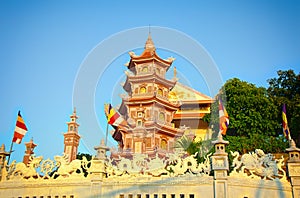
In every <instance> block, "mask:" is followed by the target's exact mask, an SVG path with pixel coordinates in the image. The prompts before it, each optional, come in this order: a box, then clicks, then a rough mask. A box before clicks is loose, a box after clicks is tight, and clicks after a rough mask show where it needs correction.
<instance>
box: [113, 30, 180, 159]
mask: <svg viewBox="0 0 300 198" xmlns="http://www.w3.org/2000/svg"><path fill="white" fill-rule="evenodd" d="M129 55H130V61H129V63H128V64H126V66H127V68H128V70H127V71H126V72H125V73H126V77H127V78H126V81H125V83H124V84H123V89H124V90H125V91H126V93H127V94H126V95H125V96H122V103H121V105H120V108H119V112H120V114H121V115H122V116H123V117H124V119H125V120H127V122H128V127H126V128H124V127H123V128H118V129H117V131H116V132H115V134H114V135H113V137H114V138H115V140H117V141H118V143H119V151H120V150H121V151H122V152H118V153H116V154H118V155H120V154H121V155H126V156H127V157H128V156H129V157H130V155H132V154H136V153H143V154H148V155H149V156H154V155H155V154H158V155H159V156H161V157H162V156H164V155H165V153H167V152H172V151H173V147H174V143H175V141H176V138H178V137H181V136H182V135H183V133H184V130H182V129H180V128H175V127H174V124H173V123H172V120H173V117H174V114H175V112H176V111H177V110H178V108H179V106H180V103H179V102H178V101H170V100H169V92H170V91H171V90H172V89H173V87H174V86H175V84H176V81H177V80H176V78H173V79H172V80H168V79H166V77H165V75H166V72H167V71H168V69H169V68H170V66H171V64H172V63H173V61H174V60H175V59H174V58H172V57H170V58H168V59H162V58H160V57H159V56H158V55H157V53H156V48H155V46H154V43H153V41H152V38H151V35H150V34H149V36H148V39H147V41H146V44H145V48H144V51H143V52H142V54H141V55H139V56H138V55H135V53H134V52H129ZM112 156H114V153H113V152H112Z"/></svg>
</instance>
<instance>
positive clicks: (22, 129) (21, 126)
mask: <svg viewBox="0 0 300 198" xmlns="http://www.w3.org/2000/svg"><path fill="white" fill-rule="evenodd" d="M26 133H27V127H26V125H25V122H24V120H23V118H22V116H21V113H20V111H19V113H18V118H17V123H16V128H15V132H14V137H13V140H12V141H13V142H15V143H17V144H20V143H21V142H22V139H23V137H24V135H25V134H26Z"/></svg>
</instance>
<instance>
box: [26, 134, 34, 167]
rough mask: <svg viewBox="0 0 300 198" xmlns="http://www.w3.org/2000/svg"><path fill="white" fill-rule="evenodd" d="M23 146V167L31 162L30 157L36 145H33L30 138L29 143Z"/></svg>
mask: <svg viewBox="0 0 300 198" xmlns="http://www.w3.org/2000/svg"><path fill="white" fill-rule="evenodd" d="M25 146H26V151H25V155H24V157H23V163H24V164H25V165H28V163H29V162H30V160H31V159H30V157H31V156H32V155H33V154H34V152H33V149H34V148H35V147H36V146H37V144H35V143H33V139H32V138H31V139H30V141H29V142H26V143H25Z"/></svg>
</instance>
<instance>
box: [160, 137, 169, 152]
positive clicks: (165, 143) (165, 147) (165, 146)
mask: <svg viewBox="0 0 300 198" xmlns="http://www.w3.org/2000/svg"><path fill="white" fill-rule="evenodd" d="M167 147H168V143H167V140H165V139H162V140H161V142H160V148H161V149H164V150H167Z"/></svg>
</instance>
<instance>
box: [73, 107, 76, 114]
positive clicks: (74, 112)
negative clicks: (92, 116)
mask: <svg viewBox="0 0 300 198" xmlns="http://www.w3.org/2000/svg"><path fill="white" fill-rule="evenodd" d="M73 114H74V115H76V107H74V111H73Z"/></svg>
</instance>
